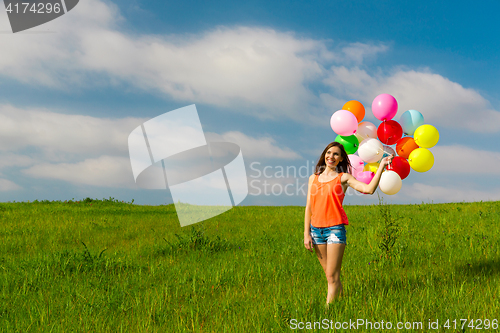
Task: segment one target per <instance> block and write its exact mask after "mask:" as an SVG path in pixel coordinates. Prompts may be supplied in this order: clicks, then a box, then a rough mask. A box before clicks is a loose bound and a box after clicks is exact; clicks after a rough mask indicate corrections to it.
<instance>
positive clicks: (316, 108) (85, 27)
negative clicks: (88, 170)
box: [0, 0, 387, 122]
mask: <svg viewBox="0 0 500 333" xmlns="http://www.w3.org/2000/svg"><path fill="white" fill-rule="evenodd" d="M5 18H6V17H5ZM122 20H123V19H122V17H121V16H120V13H119V11H118V9H117V7H116V6H115V5H114V4H112V3H110V2H103V1H99V0H87V1H82V2H80V3H79V4H78V6H77V7H75V9H73V10H72V11H71V12H70V13H68V14H67V15H64V16H62V17H60V18H58V19H57V20H53V21H51V22H48V23H46V24H44V26H43V27H44V29H49V30H51V31H54V32H55V33H52V34H41V35H40V34H36V35H35V34H28V33H26V34H12V35H5V36H3V39H2V57H1V59H0V75H3V76H8V77H12V78H15V79H17V80H19V81H22V82H24V83H27V84H36V85H44V86H49V87H54V88H59V89H66V90H71V89H74V88H80V87H81V86H84V87H89V88H90V87H95V86H96V85H97V86H99V85H109V84H112V85H115V84H119V83H120V82H125V83H127V84H131V85H134V86H136V87H138V88H140V89H144V90H147V91H150V92H157V93H160V94H165V95H167V96H169V97H171V98H173V99H175V100H179V101H186V102H189V103H207V104H211V105H216V106H219V107H228V108H229V107H230V108H231V109H232V110H235V111H236V112H251V114H252V115H253V116H256V117H260V118H263V119H266V118H269V119H276V118H278V117H288V118H291V119H294V120H297V121H309V122H311V121H313V122H314V121H315V119H316V121H317V118H318V117H322V116H323V113H324V111H325V107H324V105H323V104H322V103H321V99H320V98H318V96H316V95H315V93H314V92H313V91H312V90H311V89H310V88H309V84H310V83H311V82H317V81H318V80H320V79H321V78H322V77H323V76H324V75H325V69H324V67H323V66H324V64H325V63H332V62H337V63H352V62H354V63H360V62H362V61H363V59H365V58H366V57H371V56H374V55H375V54H377V53H379V52H384V51H386V49H387V47H386V46H385V45H383V44H380V45H375V44H363V43H352V44H349V45H348V46H345V47H343V48H342V49H340V50H338V51H332V50H331V48H329V47H328V46H327V44H328V43H329V41H324V40H314V39H310V38H300V37H297V36H296V35H294V34H293V33H289V32H279V31H276V30H273V29H266V28H259V27H234V28H227V27H219V28H216V29H213V30H211V31H208V32H204V33H199V34H183V35H163V36H160V35H134V34H130V33H125V32H121V31H120V29H119V23H120V21H122ZM4 25H5V24H4ZM4 37H5V38H4ZM339 47H342V46H339ZM339 47H337V48H339ZM304 110H308V112H304Z"/></svg>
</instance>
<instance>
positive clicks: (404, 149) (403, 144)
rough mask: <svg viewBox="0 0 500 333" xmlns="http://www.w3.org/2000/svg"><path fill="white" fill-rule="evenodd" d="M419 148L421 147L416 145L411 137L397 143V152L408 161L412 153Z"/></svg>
mask: <svg viewBox="0 0 500 333" xmlns="http://www.w3.org/2000/svg"><path fill="white" fill-rule="evenodd" d="M417 148H420V147H419V146H418V145H417V144H416V143H415V140H413V138H411V137H409V136H407V137H405V138H401V139H399V140H398V142H396V152H397V153H398V155H399V156H401V157H403V158H406V159H407V158H408V157H409V156H410V153H411V152H412V151H414V150H415V149H417Z"/></svg>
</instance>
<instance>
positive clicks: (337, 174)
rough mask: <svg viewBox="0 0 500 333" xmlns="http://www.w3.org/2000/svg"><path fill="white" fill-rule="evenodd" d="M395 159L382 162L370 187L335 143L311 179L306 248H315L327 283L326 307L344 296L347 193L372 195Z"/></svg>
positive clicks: (306, 216)
mask: <svg viewBox="0 0 500 333" xmlns="http://www.w3.org/2000/svg"><path fill="white" fill-rule="evenodd" d="M392 157H393V156H392V155H389V156H387V157H385V158H383V159H382V161H381V162H380V166H379V168H378V170H377V172H376V173H375V177H373V179H372V181H371V182H370V184H365V183H363V182H360V181H358V180H356V178H354V177H353V176H352V175H351V174H350V172H351V164H350V162H349V158H348V157H347V153H346V152H345V150H344V146H342V144H340V143H338V142H332V143H330V144H329V145H328V146H326V148H325V150H324V151H323V153H322V154H321V156H320V158H319V160H318V164H317V165H316V169H315V172H314V174H313V175H311V177H309V186H308V190H307V203H306V213H305V218H304V246H305V247H306V249H308V250H309V251H311V252H312V249H313V246H314V250H315V252H316V256H317V257H318V260H319V263H320V264H321V266H322V267H323V271H324V272H325V275H326V280H327V281H328V294H327V296H326V304H327V305H328V303H330V302H331V301H333V300H334V299H335V298H336V297H337V296H339V295H340V294H341V293H342V283H341V282H340V268H341V266H342V257H343V256H344V249H345V246H346V244H347V243H346V230H345V225H347V224H349V222H348V220H347V215H346V214H345V212H344V209H343V208H342V202H343V201H344V195H345V191H346V190H347V187H348V186H350V187H352V188H353V189H355V190H356V191H358V192H361V193H367V194H373V193H374V192H375V190H376V189H377V185H378V183H379V182H380V176H381V175H382V172H383V171H384V168H385V167H386V166H387V165H388V164H389V163H390V162H391V160H392Z"/></svg>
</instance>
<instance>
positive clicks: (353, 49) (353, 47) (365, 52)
mask: <svg viewBox="0 0 500 333" xmlns="http://www.w3.org/2000/svg"><path fill="white" fill-rule="evenodd" d="M388 49H389V47H388V46H387V45H385V44H379V45H374V44H364V43H359V42H357V43H351V44H349V45H348V46H346V47H344V48H342V52H343V53H344V54H345V56H346V59H345V60H346V61H347V62H349V61H353V62H355V63H358V64H361V63H363V61H364V60H365V59H366V58H371V57H374V56H375V55H377V54H378V53H382V52H386V51H387V50H388Z"/></svg>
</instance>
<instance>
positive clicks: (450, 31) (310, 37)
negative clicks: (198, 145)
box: [0, 0, 500, 205]
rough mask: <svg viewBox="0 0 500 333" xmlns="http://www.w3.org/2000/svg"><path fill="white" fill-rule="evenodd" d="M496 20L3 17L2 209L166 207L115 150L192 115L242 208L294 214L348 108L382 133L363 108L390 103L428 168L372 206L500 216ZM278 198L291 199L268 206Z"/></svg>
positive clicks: (145, 14)
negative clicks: (460, 208) (148, 125)
mask: <svg viewBox="0 0 500 333" xmlns="http://www.w3.org/2000/svg"><path fill="white" fill-rule="evenodd" d="M499 9H500V4H498V2H496V1H484V2H480V3H473V2H469V1H467V2H466V1H458V2H454V3H453V5H452V6H451V5H448V4H445V3H418V2H417V3H409V2H397V1H376V2H375V1H373V2H367V1H316V2H302V1H287V2H281V1H279V2H271V3H269V2H265V1H246V2H241V3H238V2H232V1H213V2H198V1H183V2H175V3H169V2H164V1H120V2H111V1H99V0H86V1H85V0H83V1H80V3H79V4H78V5H77V6H76V7H75V8H74V9H73V10H72V11H70V12H68V13H67V14H66V15H64V16H62V17H60V18H58V19H56V20H54V21H51V22H48V23H46V24H44V25H42V26H38V27H35V28H32V29H30V30H28V31H26V32H21V33H17V34H12V32H10V26H9V22H8V18H7V15H6V13H5V10H4V7H3V6H2V7H1V10H0V45H1V46H2V48H1V49H2V54H1V55H0V155H1V159H0V200H1V201H14V200H15V201H27V200H34V199H38V200H44V199H48V200H65V199H71V198H75V199H81V198H85V197H87V196H89V197H92V198H102V197H106V198H107V197H110V196H111V197H114V198H118V199H120V200H126V201H130V200H132V199H134V200H135V202H136V203H139V204H152V205H156V204H164V203H170V202H172V199H171V196H170V193H169V192H168V191H159V190H142V189H138V188H137V186H136V185H135V183H134V180H133V176H132V171H131V167H130V161H129V156H128V149H127V137H128V134H129V133H130V132H131V131H132V130H133V129H134V128H136V127H137V126H139V125H140V124H142V123H143V122H144V121H146V120H148V119H151V118H154V117H156V116H158V115H160V114H163V113H165V112H167V111H170V110H174V109H177V108H180V107H183V106H186V105H190V104H196V106H197V109H198V113H199V116H200V120H201V123H202V126H203V129H204V131H205V132H206V133H208V134H207V136H210V137H212V138H215V139H223V140H226V141H230V142H234V143H237V144H238V145H239V146H240V147H241V149H242V154H243V157H244V159H245V164H246V169H247V175H248V177H249V184H251V186H250V194H249V196H248V197H247V198H246V199H245V200H244V201H243V203H242V204H243V205H305V196H304V195H303V194H304V193H303V189H304V186H303V185H304V183H305V182H306V181H307V176H306V175H305V174H304V173H303V172H302V173H301V174H293V173H292V172H291V171H292V170H294V169H295V170H296V171H298V170H302V171H303V170H305V169H306V168H308V169H309V170H311V168H312V165H313V164H314V163H315V161H316V159H317V158H318V157H319V154H320V153H321V151H322V149H323V148H324V146H326V145H327V144H328V143H329V142H331V141H333V140H334V139H335V136H336V135H335V133H333V131H332V130H331V128H330V125H329V120H330V117H331V115H332V113H333V112H335V111H336V110H338V109H340V108H341V107H342V105H343V104H344V103H345V102H347V101H348V100H352V99H355V100H359V101H360V102H362V103H363V104H364V106H365V108H366V110H367V116H366V117H365V120H367V121H372V122H373V123H375V124H376V125H378V124H379V123H380V122H379V121H378V120H376V119H375V118H374V117H373V115H372V113H371V102H372V100H373V99H374V98H375V97H376V96H377V95H378V94H381V93H388V94H391V95H393V96H395V97H396V99H397V100H398V103H399V111H398V114H397V116H396V117H395V120H399V116H400V115H401V114H402V113H403V112H404V111H406V110H408V109H416V110H419V111H420V112H421V113H422V114H423V115H424V118H425V120H426V123H429V124H432V125H434V126H435V127H436V128H438V130H439V132H440V134H441V139H440V141H439V143H438V145H437V146H436V147H434V148H431V151H432V152H433V154H434V156H435V159H436V162H435V165H434V167H433V168H432V169H431V170H430V171H428V172H426V173H418V172H414V171H412V172H411V173H410V176H409V177H408V178H406V179H405V180H403V187H402V189H401V191H400V192H399V193H398V194H396V195H393V196H387V195H383V194H382V193H381V192H380V191H379V192H380V193H381V194H382V196H384V197H385V198H386V200H387V201H388V202H392V203H420V202H422V201H423V202H454V201H464V200H465V201H479V200H500V191H499V190H498V187H499V185H500V171H499V170H500V168H498V165H499V163H500V148H499V146H498V144H497V143H498V142H499V139H500V135H499V131H500V80H498V77H499V76H500V65H499V64H500V62H499V54H500V52H499V51H500V50H499V48H500V46H499V45H500V44H499V43H498V37H495V36H500V27H499V26H498V24H497V20H496V13H498V11H499ZM266 167H267V168H266ZM301 167H302V169H299V168H301ZM264 168H266V171H267V173H266V175H269V176H270V177H264V175H263V171H264ZM286 168H288V170H289V173H288V174H286V172H285V173H284V174H283V173H281V170H286ZM309 173H310V172H309ZM264 182H266V183H264ZM265 184H268V185H265ZM287 184H291V185H289V186H288V187H287V189H288V190H289V191H288V193H293V195H287V194H284V193H281V194H279V192H280V191H279V189H284V186H286V185H287ZM264 186H268V189H270V188H271V187H272V186H275V187H274V189H275V191H274V193H272V192H268V194H270V195H264V190H265V188H264ZM259 192H260V193H261V194H260V195H257V194H258V193H259ZM377 200H378V199H377V196H376V195H374V196H365V195H355V194H352V195H348V196H347V197H346V199H345V202H346V203H347V204H371V203H376V202H377Z"/></svg>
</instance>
